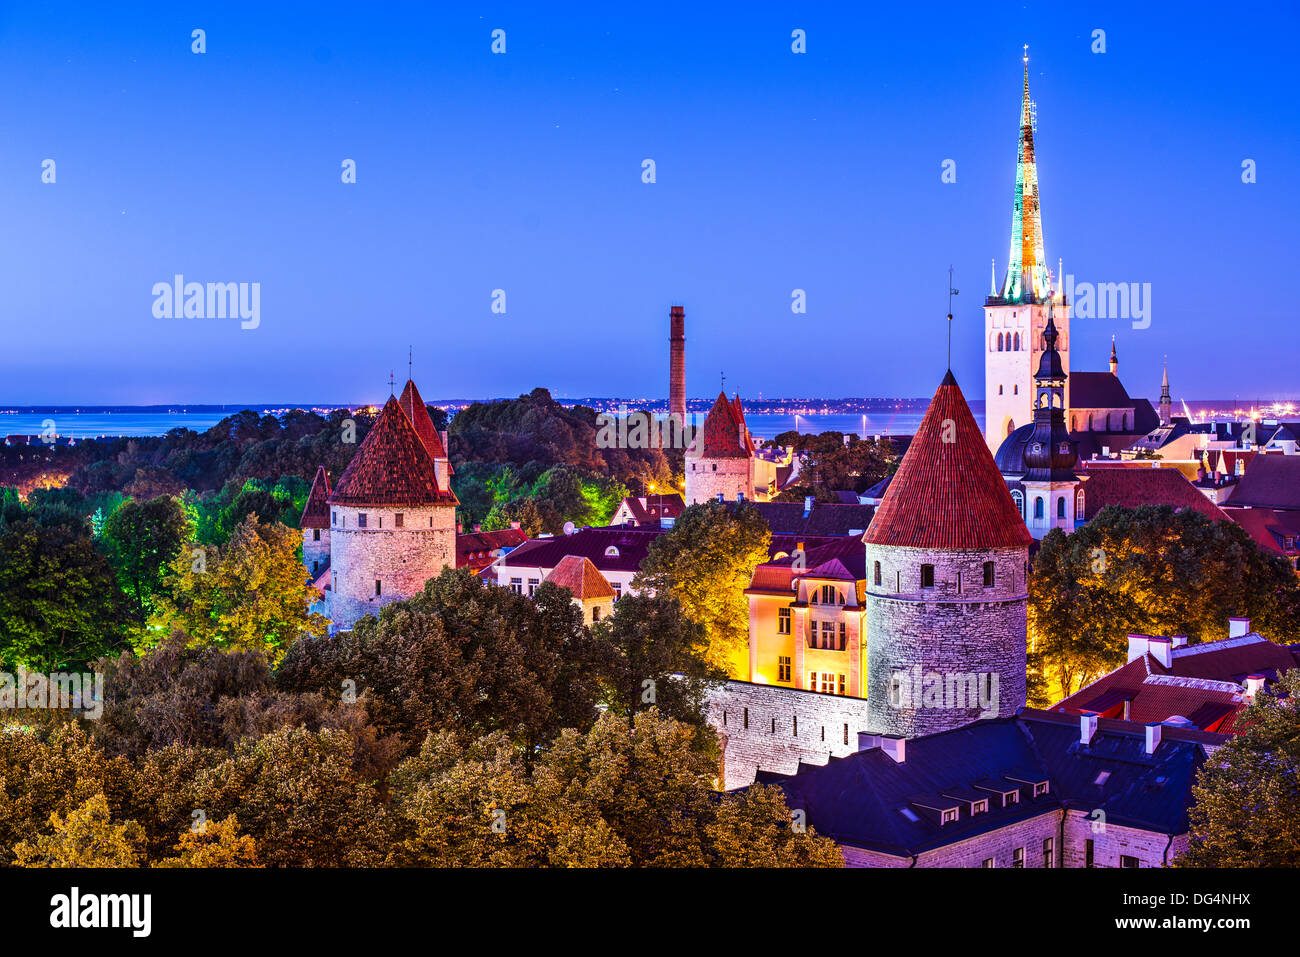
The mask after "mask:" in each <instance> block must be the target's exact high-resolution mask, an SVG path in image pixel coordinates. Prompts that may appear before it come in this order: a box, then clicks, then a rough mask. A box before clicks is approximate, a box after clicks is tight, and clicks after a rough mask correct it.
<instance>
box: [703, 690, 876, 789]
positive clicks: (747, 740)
mask: <svg viewBox="0 0 1300 957" xmlns="http://www.w3.org/2000/svg"><path fill="white" fill-rule="evenodd" d="M705 713H706V714H707V716H708V720H709V724H710V725H712V726H713V729H714V730H715V731H717V732H718V735H719V738H720V739H721V741H722V747H723V756H722V766H723V775H722V776H723V782H722V786H723V788H724V790H728V791H729V790H733V789H735V788H740V787H745V786H746V785H749V784H753V783H754V774H755V772H756V771H757V770H758V769H759V768H762V769H763V770H764V771H775V772H777V773H780V774H793V773H794V772H795V771H798V770H799V762H800V761H802V762H804V763H805V764H825V763H826V762H827V761H828V760H829V759H830V757H831V756H832V755H834V756H836V757H841V756H843V755H846V754H852V753H854V752H855V751H857V750H858V732H859V731H870V730H876V729H873V728H871V727H870V726H869V724H868V720H867V702H866V701H864V700H862V699H861V698H850V697H841V696H839V695H833V694H819V693H816V692H812V691H799V690H797V689H794V688H783V687H779V686H776V685H761V684H750V683H749V682H747V681H728V682H727V683H726V684H725V685H723V686H722V687H721V688H719V689H717V690H715V691H714V692H712V693H710V695H709V697H708V700H707V701H706V703H705ZM846 741H847V743H846Z"/></svg>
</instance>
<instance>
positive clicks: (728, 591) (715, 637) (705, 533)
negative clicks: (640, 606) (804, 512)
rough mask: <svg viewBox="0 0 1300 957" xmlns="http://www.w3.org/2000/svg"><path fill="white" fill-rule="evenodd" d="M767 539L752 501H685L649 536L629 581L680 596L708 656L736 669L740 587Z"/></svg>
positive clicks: (745, 613)
mask: <svg viewBox="0 0 1300 957" xmlns="http://www.w3.org/2000/svg"><path fill="white" fill-rule="evenodd" d="M771 542H772V533H771V531H770V529H769V528H768V525H767V522H766V520H765V519H764V518H763V516H762V514H761V513H760V512H759V511H758V509H756V508H754V507H753V506H752V505H749V504H742V505H739V506H731V505H725V504H723V503H722V502H704V503H701V504H698V505H691V506H688V507H687V508H686V510H685V511H683V512H682V514H681V516H680V517H679V518H678V519H677V521H676V523H675V524H674V525H673V528H672V530H671V531H669V532H668V533H666V534H664V535H661V536H659V538H657V539H655V541H654V543H653V544H652V545H651V546H650V550H649V552H648V553H647V554H646V557H645V559H644V560H643V561H642V563H641V570H640V571H639V572H638V573H637V575H636V578H635V579H634V580H633V583H632V584H633V587H634V588H636V589H637V590H639V591H646V590H651V591H653V592H655V593H657V594H663V595H668V596H671V597H673V598H676V599H677V600H678V601H679V602H681V605H682V608H683V609H684V610H685V612H686V616H687V617H688V618H689V619H691V620H692V621H695V622H698V623H699V624H701V625H703V626H704V631H705V635H706V636H707V638H708V641H709V653H708V657H709V660H710V662H711V663H712V664H713V665H714V666H716V667H718V668H721V669H724V670H726V671H727V672H728V673H729V674H733V675H735V674H739V673H741V672H742V670H743V668H742V666H741V660H742V659H744V660H746V661H747V660H748V659H747V657H746V656H747V654H748V647H749V645H748V641H749V607H748V604H747V603H746V599H745V595H744V591H745V588H747V587H748V585H749V580H750V578H751V576H752V575H753V573H754V568H755V566H757V565H759V564H760V563H762V562H765V561H767V560H768V557H769V547H770V545H771Z"/></svg>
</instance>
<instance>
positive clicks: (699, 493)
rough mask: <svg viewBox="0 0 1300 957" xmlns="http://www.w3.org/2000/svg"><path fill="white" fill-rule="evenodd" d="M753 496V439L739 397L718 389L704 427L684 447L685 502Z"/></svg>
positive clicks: (749, 499)
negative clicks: (720, 497) (730, 395)
mask: <svg viewBox="0 0 1300 957" xmlns="http://www.w3.org/2000/svg"><path fill="white" fill-rule="evenodd" d="M719 495H721V496H722V498H723V500H724V501H727V502H734V501H737V500H739V499H742V498H743V499H745V500H746V501H753V499H754V440H753V438H752V437H751V436H750V434H749V427H748V426H746V425H745V410H744V408H742V407H741V404H740V396H736V397H735V398H734V399H728V398H727V394H726V393H725V392H719V393H718V398H717V400H716V401H715V402H714V403H713V408H712V409H710V410H709V414H708V415H707V416H705V417H704V426H703V427H702V428H701V429H700V431H699V434H698V435H696V436H695V437H694V439H693V440H692V442H691V446H690V448H688V449H687V450H686V504H687V505H695V504H697V503H699V502H707V501H709V500H710V499H716V498H717V497H718V496H719Z"/></svg>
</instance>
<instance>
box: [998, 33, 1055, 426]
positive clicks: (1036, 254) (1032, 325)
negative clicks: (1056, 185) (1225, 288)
mask: <svg viewBox="0 0 1300 957" xmlns="http://www.w3.org/2000/svg"><path fill="white" fill-rule="evenodd" d="M1024 68H1025V75H1024V91H1023V95H1022V98H1021V103H1020V148H1019V152H1018V154H1017V156H1016V191H1015V205H1014V210H1013V213H1012V217H1011V252H1010V255H1009V256H1008V261H1007V272H1006V277H1005V278H1004V279H1003V281H1002V287H1001V288H1000V289H999V288H998V286H997V274H996V264H995V265H994V273H993V275H992V276H990V280H989V295H988V298H987V299H986V300H985V301H984V333H985V345H984V348H985V362H984V438H985V440H986V441H987V443H988V446H989V449H990V450H991V451H994V452H996V451H997V448H998V446H999V445H1001V443H1002V440H1003V439H1005V438H1006V437H1007V436H1008V435H1010V434H1011V433H1012V431H1014V430H1015V429H1017V428H1019V427H1020V426H1022V425H1026V424H1028V423H1029V422H1031V421H1032V420H1033V403H1034V395H1033V393H1034V387H1033V382H1034V379H1033V376H1034V371H1035V370H1036V369H1037V368H1038V366H1039V360H1040V358H1041V356H1042V354H1043V352H1044V351H1045V350H1046V348H1047V345H1046V342H1045V341H1044V335H1043V334H1044V332H1045V331H1046V329H1047V303H1048V301H1049V300H1051V301H1053V302H1054V303H1055V313H1056V315H1055V321H1056V330H1057V335H1058V340H1057V347H1056V348H1057V351H1058V352H1059V353H1060V357H1061V366H1062V369H1063V370H1064V371H1065V372H1066V373H1067V374H1068V373H1069V371H1070V313H1069V304H1068V303H1067V302H1066V301H1065V296H1064V295H1063V294H1062V293H1061V291H1060V277H1059V276H1058V277H1056V278H1057V282H1056V288H1053V282H1052V279H1053V277H1052V275H1051V273H1050V272H1049V271H1048V269H1047V257H1046V255H1045V254H1044V252H1043V222H1042V217H1041V215H1040V213H1039V208H1038V170H1037V167H1036V165H1035V162H1034V127H1035V125H1036V124H1035V118H1034V111H1033V109H1032V105H1031V102H1030V99H1029V48H1028V47H1026V48H1025V57H1024ZM1066 388H1067V392H1066V400H1065V401H1066V407H1067V408H1068V407H1069V392H1068V388H1069V387H1068V384H1067V387H1066Z"/></svg>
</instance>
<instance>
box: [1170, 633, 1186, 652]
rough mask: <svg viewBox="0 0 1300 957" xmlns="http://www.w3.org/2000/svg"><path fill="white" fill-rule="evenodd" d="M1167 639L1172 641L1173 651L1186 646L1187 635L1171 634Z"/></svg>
mask: <svg viewBox="0 0 1300 957" xmlns="http://www.w3.org/2000/svg"><path fill="white" fill-rule="evenodd" d="M1169 640H1170V641H1172V642H1173V643H1174V650H1175V651H1177V650H1178V649H1179V648H1185V647H1186V646H1187V636H1186V635H1174V636H1173V637H1172V638H1170V639H1169Z"/></svg>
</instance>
